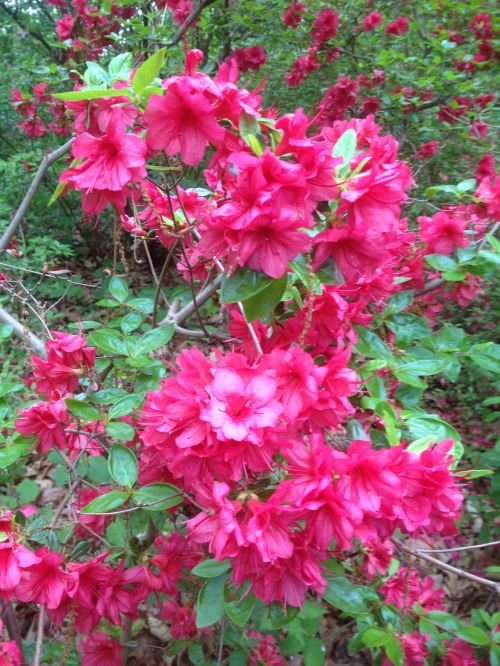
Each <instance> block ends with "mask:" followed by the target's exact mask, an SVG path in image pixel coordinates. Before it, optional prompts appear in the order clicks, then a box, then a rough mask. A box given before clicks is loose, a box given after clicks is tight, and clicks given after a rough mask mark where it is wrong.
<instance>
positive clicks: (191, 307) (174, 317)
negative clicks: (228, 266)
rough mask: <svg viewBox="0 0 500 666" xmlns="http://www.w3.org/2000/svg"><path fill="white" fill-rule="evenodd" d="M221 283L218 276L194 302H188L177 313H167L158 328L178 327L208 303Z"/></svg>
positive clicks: (220, 277) (220, 276) (220, 278)
mask: <svg viewBox="0 0 500 666" xmlns="http://www.w3.org/2000/svg"><path fill="white" fill-rule="evenodd" d="M221 283H222V275H218V276H217V277H216V278H215V279H214V280H212V282H209V283H208V284H207V286H206V287H205V288H204V289H202V290H201V291H200V292H199V293H198V294H197V295H196V297H195V301H196V302H193V301H190V302H189V303H188V304H187V305H185V306H184V307H183V308H181V309H180V310H179V311H178V312H172V311H171V310H172V308H171V310H170V311H169V312H168V313H167V316H166V317H165V318H164V319H162V320H161V321H160V323H159V326H167V325H168V324H176V325H180V324H182V322H183V321H184V320H185V319H187V318H188V317H190V316H191V315H192V314H193V313H194V312H195V311H196V308H197V307H200V306H202V305H203V304H204V303H206V302H207V301H208V299H209V298H210V297H211V296H212V294H214V293H215V292H216V291H217V289H218V288H219V287H220V285H221Z"/></svg>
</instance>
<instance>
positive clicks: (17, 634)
mask: <svg viewBox="0 0 500 666" xmlns="http://www.w3.org/2000/svg"><path fill="white" fill-rule="evenodd" d="M3 611H4V618H5V624H6V625H7V631H8V632H9V636H10V639H11V640H12V641H15V642H16V645H17V647H18V648H19V652H20V654H21V659H22V661H21V666H24V663H25V662H24V658H23V639H22V637H21V631H20V630H19V624H18V622H17V618H16V614H15V612H14V609H13V608H12V604H11V603H10V601H4V603H3Z"/></svg>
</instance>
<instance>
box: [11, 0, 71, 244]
mask: <svg viewBox="0 0 500 666" xmlns="http://www.w3.org/2000/svg"><path fill="white" fill-rule="evenodd" d="M0 6H1V5H0ZM72 142H73V139H70V140H69V141H66V143H64V144H63V145H62V146H60V147H59V148H57V149H56V150H54V151H53V152H51V153H49V154H47V155H45V157H44V158H43V160H42V161H41V162H40V166H39V167H38V171H37V172H36V174H35V177H34V178H33V180H32V181H31V185H30V186H29V188H28V191H27V192H26V195H25V197H24V199H23V201H22V203H21V205H20V206H19V208H18V209H17V212H16V214H15V215H14V217H13V218H12V222H11V223H10V224H9V226H8V227H7V229H6V230H5V231H4V233H3V236H2V238H0V252H2V251H3V250H5V249H6V247H7V245H8V244H9V243H10V240H11V238H12V237H13V236H14V234H15V233H16V231H17V228H18V226H19V225H20V224H21V222H22V220H23V218H24V216H25V214H26V211H27V210H28V208H29V207H30V205H31V202H32V201H33V199H34V198H35V195H36V193H37V192H38V188H39V187H40V185H41V184H42V180H43V177H44V175H45V172H46V171H47V169H48V168H49V167H50V165H51V164H54V162H57V160H58V159H59V158H60V157H62V156H63V155H65V154H66V153H67V152H68V151H69V149H70V148H71V144H72Z"/></svg>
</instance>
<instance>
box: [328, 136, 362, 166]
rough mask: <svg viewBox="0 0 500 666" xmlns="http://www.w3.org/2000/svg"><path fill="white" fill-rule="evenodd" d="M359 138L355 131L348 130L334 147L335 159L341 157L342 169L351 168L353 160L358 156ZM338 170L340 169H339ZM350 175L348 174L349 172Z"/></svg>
mask: <svg viewBox="0 0 500 666" xmlns="http://www.w3.org/2000/svg"><path fill="white" fill-rule="evenodd" d="M356 145H357V136H356V132H355V131H354V130H353V129H348V130H346V131H345V132H344V133H343V134H342V136H341V137H340V138H339V139H338V141H337V142H336V144H335V145H334V147H333V157H341V158H342V164H341V165H340V168H342V167H347V168H349V166H350V164H351V160H352V158H353V157H354V156H355V154H356ZM337 170H339V168H338V167H337ZM347 173H348V172H347Z"/></svg>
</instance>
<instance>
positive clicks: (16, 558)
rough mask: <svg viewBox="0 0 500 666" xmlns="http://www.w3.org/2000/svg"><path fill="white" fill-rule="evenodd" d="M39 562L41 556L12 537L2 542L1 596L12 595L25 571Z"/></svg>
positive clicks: (0, 557)
mask: <svg viewBox="0 0 500 666" xmlns="http://www.w3.org/2000/svg"><path fill="white" fill-rule="evenodd" d="M39 562H40V558H39V557H37V556H36V555H35V554H34V553H32V552H31V551H30V550H28V548H25V547H24V546H21V545H20V544H18V543H16V542H15V541H14V540H12V539H9V541H4V542H2V543H0V596H3V597H7V598H8V597H9V596H11V594H12V593H13V592H14V590H15V589H16V588H17V586H18V585H19V583H20V582H21V577H22V574H23V571H24V570H25V569H28V568H29V567H31V566H32V565H34V564H38V563H39Z"/></svg>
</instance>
